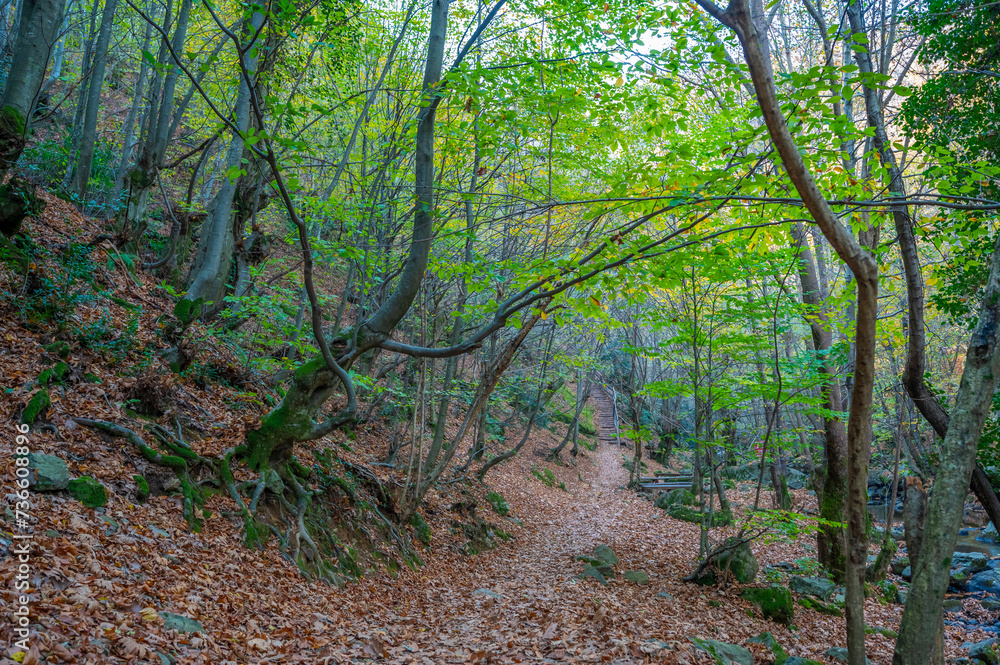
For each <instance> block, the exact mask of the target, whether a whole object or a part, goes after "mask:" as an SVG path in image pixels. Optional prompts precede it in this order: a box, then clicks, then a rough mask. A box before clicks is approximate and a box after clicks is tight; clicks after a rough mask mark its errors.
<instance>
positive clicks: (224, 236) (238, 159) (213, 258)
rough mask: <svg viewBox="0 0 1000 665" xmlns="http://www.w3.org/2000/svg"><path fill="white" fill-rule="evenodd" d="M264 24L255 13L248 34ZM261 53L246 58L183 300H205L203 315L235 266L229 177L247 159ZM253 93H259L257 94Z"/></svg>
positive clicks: (163, 117)
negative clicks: (219, 177) (217, 183)
mask: <svg viewBox="0 0 1000 665" xmlns="http://www.w3.org/2000/svg"><path fill="white" fill-rule="evenodd" d="M263 22H264V17H263V15H262V14H259V13H254V16H253V18H252V19H251V21H250V24H249V25H248V26H247V27H248V29H247V34H248V35H251V36H252V35H254V34H255V33H256V32H257V31H258V30H259V29H260V27H261V25H262V24H263ZM241 48H242V46H241ZM260 51H261V49H260V48H251V49H250V50H249V51H248V52H247V55H246V56H245V60H244V62H245V64H246V72H245V75H241V76H240V84H239V92H238V93H237V95H236V105H235V107H234V108H233V123H234V124H235V125H236V128H237V129H238V130H239V131H238V132H234V133H233V138H232V141H231V142H230V144H229V151H228V152H227V154H226V164H225V169H226V176H225V177H224V178H223V181H222V187H220V188H219V192H218V193H217V194H216V195H215V201H214V202H213V205H212V213H211V214H210V215H209V217H208V219H206V220H205V223H204V224H203V225H202V227H201V238H200V240H199V242H198V249H197V250H196V251H195V255H194V259H193V261H192V263H191V275H190V277H189V279H188V289H187V293H186V294H185V296H184V298H185V299H186V300H190V301H192V302H194V301H197V300H198V299H199V298H201V299H203V304H202V310H201V311H202V312H206V311H218V309H220V307H221V305H222V299H223V298H224V297H225V295H226V283H227V281H228V280H229V271H230V269H231V268H232V265H233V247H234V245H235V244H236V234H235V233H234V228H233V202H234V200H235V197H236V193H237V189H238V185H239V181H240V178H232V177H231V176H230V175H229V174H230V173H231V172H232V171H234V170H240V169H241V168H242V167H243V162H244V158H245V155H244V150H243V149H244V147H245V146H244V141H243V135H244V134H245V133H246V131H247V129H248V128H249V127H250V95H251V92H252V91H251V90H250V85H249V83H248V81H247V79H248V78H253V77H254V76H256V74H257V62H258V57H257V54H258V53H259V52H260ZM175 82H176V81H175ZM253 92H254V94H256V91H253ZM169 110H170V109H165V108H163V107H161V109H160V119H159V120H158V121H157V124H158V125H161V123H162V126H163V127H164V129H165V128H166V127H167V126H169V122H170V114H169ZM161 154H162V153H161ZM247 167H248V168H254V164H253V160H251V163H249V164H247ZM240 235H241V236H242V229H241V230H240Z"/></svg>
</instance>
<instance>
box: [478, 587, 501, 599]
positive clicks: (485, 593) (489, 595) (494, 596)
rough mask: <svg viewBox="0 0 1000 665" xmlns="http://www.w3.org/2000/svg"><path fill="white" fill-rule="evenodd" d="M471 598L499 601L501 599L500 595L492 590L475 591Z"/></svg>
mask: <svg viewBox="0 0 1000 665" xmlns="http://www.w3.org/2000/svg"><path fill="white" fill-rule="evenodd" d="M472 595H473V596H486V597H487V598H492V599H493V600H500V599H502V598H503V596H501V595H500V594H498V593H497V592H496V591H493V590H492V589H476V590H475V591H473V592H472Z"/></svg>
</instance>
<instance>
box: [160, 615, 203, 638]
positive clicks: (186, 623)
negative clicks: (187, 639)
mask: <svg viewBox="0 0 1000 665" xmlns="http://www.w3.org/2000/svg"><path fill="white" fill-rule="evenodd" d="M160 616H161V617H163V627H164V628H167V629H169V630H176V631H177V632H178V633H203V634H204V632H205V627H204V626H203V625H201V622H200V621H196V620H194V619H192V618H191V617H186V616H184V615H183V614H174V613H173V612H160Z"/></svg>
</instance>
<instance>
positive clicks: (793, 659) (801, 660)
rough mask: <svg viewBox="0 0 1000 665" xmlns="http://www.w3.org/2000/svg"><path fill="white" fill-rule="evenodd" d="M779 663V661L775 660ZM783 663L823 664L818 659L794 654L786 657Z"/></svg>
mask: <svg viewBox="0 0 1000 665" xmlns="http://www.w3.org/2000/svg"><path fill="white" fill-rule="evenodd" d="M775 665H777V661H775ZM782 665H823V664H822V663H821V662H819V661H818V660H809V659H808V658H801V657H799V656H792V657H791V658H786V659H785V662H784V663H782Z"/></svg>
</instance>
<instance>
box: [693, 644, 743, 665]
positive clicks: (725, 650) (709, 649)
mask: <svg viewBox="0 0 1000 665" xmlns="http://www.w3.org/2000/svg"><path fill="white" fill-rule="evenodd" d="M690 639H691V642H693V643H694V645H695V647H697V648H698V649H701V650H702V651H704V652H706V653H708V654H709V655H711V656H712V657H713V658H714V659H715V662H716V663H718V665H729V664H730V663H735V664H736V665H754V664H753V654H751V653H750V652H749V651H747V650H746V649H744V648H743V647H741V646H737V645H735V644H726V643H725V642H719V641H718V640H702V639H698V638H697V637H692V638H690Z"/></svg>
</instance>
